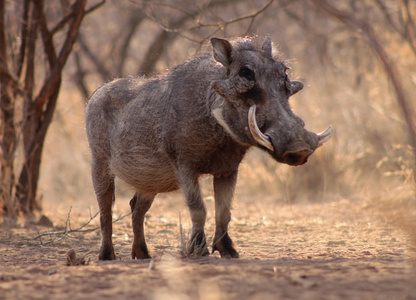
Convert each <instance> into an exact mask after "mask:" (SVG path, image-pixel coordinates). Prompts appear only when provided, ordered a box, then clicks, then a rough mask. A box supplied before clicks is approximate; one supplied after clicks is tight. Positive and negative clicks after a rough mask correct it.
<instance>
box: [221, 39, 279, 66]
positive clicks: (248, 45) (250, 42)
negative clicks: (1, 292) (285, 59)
mask: <svg viewBox="0 0 416 300" xmlns="http://www.w3.org/2000/svg"><path fill="white" fill-rule="evenodd" d="M265 39H266V37H264V36H258V35H255V36H245V37H240V38H234V39H230V40H229V41H230V42H231V44H232V45H233V47H234V49H235V50H236V51H247V50H248V51H262V49H261V47H262V45H263V42H264V40H265ZM272 57H273V59H274V60H277V61H278V60H280V59H281V58H280V52H279V50H278V49H276V48H275V47H273V43H272Z"/></svg>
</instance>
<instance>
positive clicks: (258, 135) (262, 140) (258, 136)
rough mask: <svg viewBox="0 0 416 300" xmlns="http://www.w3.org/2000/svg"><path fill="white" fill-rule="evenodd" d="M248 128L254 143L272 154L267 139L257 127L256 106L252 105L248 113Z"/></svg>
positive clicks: (272, 149) (271, 146)
mask: <svg viewBox="0 0 416 300" xmlns="http://www.w3.org/2000/svg"><path fill="white" fill-rule="evenodd" d="M248 126H249V128H250V132H251V134H252V135H253V137H254V139H255V140H256V142H257V143H259V144H260V145H262V146H264V147H266V148H267V149H269V150H270V151H272V152H273V151H274V148H273V145H272V143H271V142H270V140H269V138H268V137H267V135H265V134H264V133H263V132H261V130H260V129H259V127H258V126H257V122H256V105H252V106H251V107H250V109H249V111H248Z"/></svg>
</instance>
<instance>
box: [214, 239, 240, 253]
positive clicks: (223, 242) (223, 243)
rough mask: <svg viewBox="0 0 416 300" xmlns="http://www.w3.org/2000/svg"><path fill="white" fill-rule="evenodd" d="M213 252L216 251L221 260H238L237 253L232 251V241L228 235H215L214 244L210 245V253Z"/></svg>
mask: <svg viewBox="0 0 416 300" xmlns="http://www.w3.org/2000/svg"><path fill="white" fill-rule="evenodd" d="M215 251H218V252H219V253H220V255H221V258H226V259H230V258H239V257H240V255H239V254H238V252H237V251H236V250H235V249H234V246H233V241H232V240H231V238H230V237H229V235H228V233H225V234H222V235H221V236H218V234H216V235H215V238H214V243H213V245H212V253H214V252H215Z"/></svg>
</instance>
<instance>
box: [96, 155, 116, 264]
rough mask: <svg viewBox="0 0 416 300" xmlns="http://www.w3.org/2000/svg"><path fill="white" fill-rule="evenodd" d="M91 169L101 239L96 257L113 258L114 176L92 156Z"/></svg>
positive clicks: (114, 256)
mask: <svg viewBox="0 0 416 300" xmlns="http://www.w3.org/2000/svg"><path fill="white" fill-rule="evenodd" d="M91 171H92V183H93V185H94V190H95V194H96V195H97V201H98V206H99V208H100V224H101V236H102V239H101V250H100V254H99V256H98V258H99V259H100V260H113V259H115V258H116V255H115V253H114V248H113V241H112V238H111V236H112V234H113V220H112V209H113V202H114V176H113V175H111V174H109V171H108V167H107V166H106V165H105V164H104V163H99V164H97V163H96V162H95V161H94V158H93V161H92V167H91Z"/></svg>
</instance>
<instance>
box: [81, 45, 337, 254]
mask: <svg viewBox="0 0 416 300" xmlns="http://www.w3.org/2000/svg"><path fill="white" fill-rule="evenodd" d="M211 44H212V48H213V52H212V53H211V52H209V53H205V54H201V55H200V56H198V57H195V58H192V59H190V60H187V61H185V62H183V63H181V64H179V65H178V66H176V67H175V68H173V69H172V70H171V71H170V72H169V73H167V74H166V75H163V76H160V77H156V78H152V79H143V78H125V79H116V80H114V81H112V82H110V83H107V84H105V85H103V86H102V87H100V88H99V89H97V90H96V91H95V92H94V94H93V95H92V96H91V98H90V99H89V102H88V107H87V110H86V128H87V136H88V141H89V144H90V148H91V153H92V180H93V185H94V189H95V193H96V196H97V201H98V204H99V207H100V222H101V233H102V245H101V250H100V254H99V259H102V260H111V259H115V253H114V248H113V244H112V238H111V235H112V205H113V202H114V199H115V198H114V197H115V196H114V178H115V176H118V177H119V178H120V179H122V180H123V181H125V182H126V183H128V184H129V185H131V186H132V187H133V188H134V189H135V191H136V193H135V195H134V197H133V198H132V199H131V201H130V206H131V210H132V222H133V232H134V241H133V247H132V252H131V253H132V254H131V255H132V258H133V259H134V258H137V259H144V258H149V257H150V256H149V253H148V249H147V245H146V242H145V236H144V228H143V221H144V217H145V214H146V212H147V211H148V210H149V208H150V206H151V205H152V202H153V199H154V198H155V196H156V194H158V193H164V192H170V191H174V190H177V189H182V192H183V194H184V196H185V199H186V203H187V206H188V208H189V211H190V216H191V220H192V233H191V238H190V242H188V244H187V250H186V251H187V252H188V254H189V255H192V254H196V255H207V254H208V253H209V252H208V249H207V246H206V239H205V233H204V225H205V218H206V208H205V204H204V202H203V200H202V198H201V192H200V188H199V184H198V177H199V176H200V175H202V174H211V175H213V181H214V194H215V222H216V227H215V235H214V240H213V248H212V252H214V251H216V250H217V251H219V253H220V255H221V257H223V258H237V257H238V256H239V255H238V253H237V251H236V250H235V249H234V246H233V243H232V241H231V238H230V237H229V235H228V233H227V230H228V223H229V222H230V217H231V213H230V207H231V200H232V197H233V192H234V188H235V185H236V180H237V172H238V166H239V164H240V162H241V160H242V159H243V157H244V155H245V154H246V152H247V150H248V149H249V148H250V147H252V146H255V147H258V148H260V149H262V150H263V151H266V152H268V153H269V154H270V155H271V156H272V157H273V158H274V159H275V160H276V161H278V162H281V163H285V164H289V165H294V166H296V165H302V164H304V163H305V162H306V161H307V159H308V157H309V156H310V155H311V154H312V152H314V151H315V149H316V148H318V147H319V146H321V145H322V144H323V143H324V142H325V141H327V140H328V139H329V138H330V137H331V136H332V132H333V130H332V127H331V126H330V127H328V129H327V130H325V131H324V132H322V133H320V134H315V133H312V132H309V131H307V130H305V129H304V125H305V124H304V122H303V121H302V120H301V119H300V118H299V117H297V116H296V115H295V114H294V113H293V112H292V110H291V109H290V107H289V103H288V98H289V97H290V96H292V95H293V94H295V93H297V92H298V91H299V90H301V89H302V88H303V84H302V83H301V82H297V81H290V80H289V78H288V76H287V75H286V70H287V69H288V68H287V67H286V66H285V65H284V64H283V63H282V62H280V61H278V60H277V59H276V57H275V55H276V54H274V53H273V49H272V43H271V39H270V38H269V37H267V38H266V39H265V40H264V41H260V40H259V38H242V39H236V40H234V41H231V42H230V41H227V40H225V39H220V38H212V39H211Z"/></svg>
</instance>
